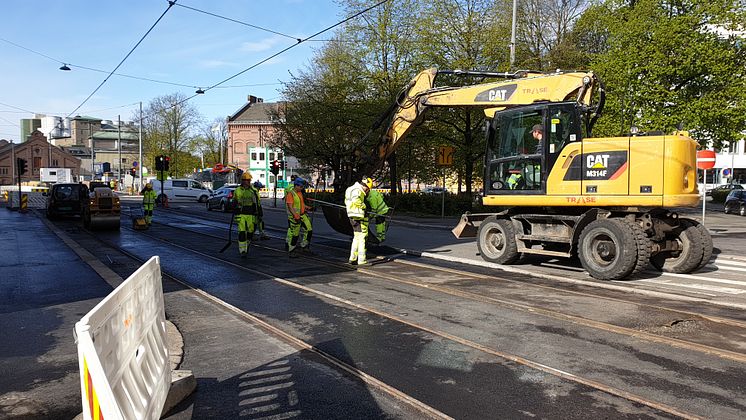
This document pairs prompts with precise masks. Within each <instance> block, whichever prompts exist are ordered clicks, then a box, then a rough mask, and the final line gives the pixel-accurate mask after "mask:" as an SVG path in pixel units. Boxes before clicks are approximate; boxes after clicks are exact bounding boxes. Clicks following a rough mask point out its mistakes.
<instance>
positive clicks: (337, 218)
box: [316, 201, 352, 237]
mask: <svg viewBox="0 0 746 420" xmlns="http://www.w3.org/2000/svg"><path fill="white" fill-rule="evenodd" d="M316 203H319V204H321V210H322V211H323V212H324V218H325V219H326V223H328V224H329V226H331V228H332V229H334V230H336V231H337V232H339V233H341V234H343V235H347V236H350V237H351V236H352V225H350V219H349V218H347V211H346V210H345V209H344V207H342V208H339V207H335V206H330V205H327V204H326V203H324V204H322V203H320V202H319V201H316Z"/></svg>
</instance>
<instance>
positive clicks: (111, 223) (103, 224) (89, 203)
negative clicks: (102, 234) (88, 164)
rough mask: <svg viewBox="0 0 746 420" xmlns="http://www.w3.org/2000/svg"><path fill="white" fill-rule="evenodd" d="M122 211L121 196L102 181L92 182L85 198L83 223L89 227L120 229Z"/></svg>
mask: <svg viewBox="0 0 746 420" xmlns="http://www.w3.org/2000/svg"><path fill="white" fill-rule="evenodd" d="M121 211H122V207H121V203H120V201H119V197H117V195H116V194H114V192H113V191H112V190H111V188H109V187H108V186H106V184H105V183H102V182H91V185H90V192H89V193H88V196H87V197H86V198H85V199H84V200H83V224H84V225H85V227H86V228H87V229H112V230H114V229H116V230H119V225H120V221H119V216H120V213H121Z"/></svg>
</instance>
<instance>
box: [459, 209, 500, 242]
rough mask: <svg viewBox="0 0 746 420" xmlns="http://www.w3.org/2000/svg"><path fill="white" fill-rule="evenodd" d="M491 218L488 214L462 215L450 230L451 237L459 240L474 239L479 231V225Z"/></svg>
mask: <svg viewBox="0 0 746 420" xmlns="http://www.w3.org/2000/svg"><path fill="white" fill-rule="evenodd" d="M489 216H491V215H490V214H469V213H467V214H464V215H462V216H461V220H459V222H458V224H457V225H456V227H455V228H453V229H451V232H452V233H453V236H455V237H456V238H458V239H461V238H475V237H476V236H477V232H478V231H479V225H480V224H481V223H482V221H483V220H484V219H486V218H487V217H489Z"/></svg>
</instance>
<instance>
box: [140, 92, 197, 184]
mask: <svg viewBox="0 0 746 420" xmlns="http://www.w3.org/2000/svg"><path fill="white" fill-rule="evenodd" d="M201 121H202V116H201V115H200V113H199V112H198V111H197V108H196V107H195V105H194V104H192V103H191V102H188V101H187V100H186V96H185V95H184V94H182V93H173V94H170V95H164V96H159V97H157V98H154V99H152V100H151V101H150V103H148V105H147V107H146V108H145V109H143V124H142V127H143V145H144V146H143V150H144V153H145V154H146V156H147V158H146V162H154V159H155V156H157V155H161V154H165V155H168V156H170V157H171V164H170V168H169V173H170V174H172V175H176V176H181V175H184V174H186V173H189V172H192V170H193V168H194V167H196V166H199V165H197V164H196V163H197V162H198V161H199V160H198V158H196V157H194V156H193V153H194V151H195V144H194V142H192V141H191V140H192V138H193V133H194V131H195V130H196V128H197V127H198V126H199V124H200V123H201Z"/></svg>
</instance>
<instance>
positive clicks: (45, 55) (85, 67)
mask: <svg viewBox="0 0 746 420" xmlns="http://www.w3.org/2000/svg"><path fill="white" fill-rule="evenodd" d="M0 41H3V42H5V43H8V44H10V45H13V46H15V47H18V48H20V49H22V50H26V51H28V52H30V53H33V54H36V55H38V56H41V57H44V58H46V59H49V60H51V61H54V62H57V63H62V64H65V65H67V66H70V67H74V68H78V69H83V70H89V71H95V72H98V73H108V71H107V70H101V69H97V68H94V67H88V66H83V65H80V64H75V63H71V62H69V61H67V60H60V59H57V58H54V57H51V56H49V55H47V54H44V53H42V52H39V51H36V50H33V49H31V48H28V47H25V46H23V45H20V44H18V43H16V42H13V41H10V40H7V39H5V38H2V37H0ZM113 75H114V76H119V77H126V78H129V79H135V80H143V81H146V82H153V83H161V84H164V85H172V86H179V87H188V88H193V89H197V88H198V87H199V86H197V85H194V84H192V85H189V84H185V83H178V82H170V81H167V80H158V79H152V78H149V77H143V76H133V75H130V74H124V73H113ZM279 84H281V83H277V82H275V83H257V84H250V85H230V86H220V89H232V88H242V87H254V86H270V85H279Z"/></svg>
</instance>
